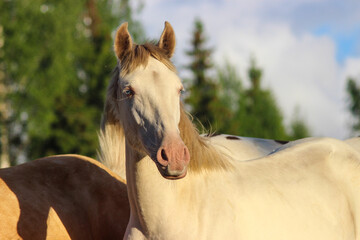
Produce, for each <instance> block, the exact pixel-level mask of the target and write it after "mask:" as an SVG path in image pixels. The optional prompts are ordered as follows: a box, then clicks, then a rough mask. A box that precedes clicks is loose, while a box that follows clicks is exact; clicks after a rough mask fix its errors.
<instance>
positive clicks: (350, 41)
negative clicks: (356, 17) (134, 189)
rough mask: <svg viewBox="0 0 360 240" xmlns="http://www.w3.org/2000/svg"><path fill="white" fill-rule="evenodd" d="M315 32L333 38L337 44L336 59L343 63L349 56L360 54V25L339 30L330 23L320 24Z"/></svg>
mask: <svg viewBox="0 0 360 240" xmlns="http://www.w3.org/2000/svg"><path fill="white" fill-rule="evenodd" d="M359 14H360V13H359ZM359 25H360V23H359ZM313 33H314V34H315V35H318V36H329V37H330V38H331V39H333V41H334V42H335V44H336V60H337V61H338V62H339V63H341V64H343V63H344V61H345V60H346V59H347V58H349V57H358V56H360V26H357V27H354V28H352V29H348V30H343V31H341V30H340V31H339V30H336V29H333V28H332V26H331V25H329V24H328V25H323V26H319V27H318V28H317V29H315V30H314V31H313Z"/></svg>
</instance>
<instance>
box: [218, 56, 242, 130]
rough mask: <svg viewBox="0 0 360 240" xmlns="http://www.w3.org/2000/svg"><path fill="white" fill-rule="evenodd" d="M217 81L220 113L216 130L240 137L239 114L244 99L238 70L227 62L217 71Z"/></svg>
mask: <svg viewBox="0 0 360 240" xmlns="http://www.w3.org/2000/svg"><path fill="white" fill-rule="evenodd" d="M217 80H218V82H219V86H218V95H219V105H220V106H219V107H218V109H219V110H220V111H219V112H218V114H217V115H216V119H217V123H218V124H217V127H218V128H216V130H217V131H218V132H219V133H227V134H235V135H240V134H241V133H240V132H239V131H238V130H239V121H240V119H241V117H240V116H238V115H237V114H238V113H240V111H239V108H240V106H239V103H240V102H242V101H240V99H241V98H243V97H244V96H243V95H244V89H243V86H242V82H241V78H240V76H239V74H238V73H237V71H236V68H235V67H234V66H233V65H232V64H231V63H230V62H229V61H225V64H224V66H222V67H219V68H218V69H217Z"/></svg>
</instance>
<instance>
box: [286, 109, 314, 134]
mask: <svg viewBox="0 0 360 240" xmlns="http://www.w3.org/2000/svg"><path fill="white" fill-rule="evenodd" d="M309 136H310V130H309V127H308V126H307V125H306V123H305V122H304V120H303V118H302V117H301V116H300V108H299V107H296V108H295V111H294V114H293V118H292V120H291V123H290V133H289V137H288V139H289V140H296V139H301V138H306V137H309Z"/></svg>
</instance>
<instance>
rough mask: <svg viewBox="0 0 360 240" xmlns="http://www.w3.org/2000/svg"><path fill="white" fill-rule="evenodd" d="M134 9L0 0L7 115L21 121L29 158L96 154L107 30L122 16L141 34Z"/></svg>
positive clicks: (105, 2) (108, 62)
mask: <svg viewBox="0 0 360 240" xmlns="http://www.w3.org/2000/svg"><path fill="white" fill-rule="evenodd" d="M132 14H133V9H132V8H131V7H130V4H129V0H120V1H111V0H81V1H71V0H62V1H55V0H52V1H45V0H18V1H1V2H0V20H1V22H0V25H1V26H2V28H3V29H4V47H3V55H2V56H0V66H3V67H2V69H4V70H3V72H4V74H5V80H6V84H7V86H8V89H11V93H8V94H7V100H8V101H9V103H10V104H11V109H13V113H12V116H11V122H12V125H13V126H15V127H17V128H18V126H23V127H25V130H26V135H27V136H28V140H27V141H26V142H28V146H27V149H28V153H27V155H29V156H30V158H37V157H41V156H44V155H49V154H59V153H79V154H84V155H88V156H95V153H96V148H97V136H96V132H97V130H98V127H99V122H100V117H101V112H102V108H103V99H104V95H105V88H106V85H107V80H108V79H109V78H110V75H111V71H112V68H113V67H114V66H115V63H116V59H115V58H114V57H113V53H112V42H113V41H112V39H111V32H112V31H113V30H115V28H116V27H117V25H119V24H120V23H121V22H124V21H128V22H129V23H130V28H135V29H132V31H133V32H135V33H137V35H139V36H140V33H141V31H142V29H141V28H140V27H139V26H140V23H139V22H138V21H136V20H135V19H134V18H133V15H132ZM134 38H136V37H135V36H134ZM24 115H27V116H28V118H27V120H26V123H25V124H24V123H22V121H21V116H24ZM9 135H10V137H11V134H9ZM23 135H24V133H23ZM20 139H24V138H23V137H20ZM25 139H26V138H25ZM10 140H11V138H10ZM13 145H18V146H19V142H18V141H15V142H14V143H13ZM14 157H16V156H13V158H14Z"/></svg>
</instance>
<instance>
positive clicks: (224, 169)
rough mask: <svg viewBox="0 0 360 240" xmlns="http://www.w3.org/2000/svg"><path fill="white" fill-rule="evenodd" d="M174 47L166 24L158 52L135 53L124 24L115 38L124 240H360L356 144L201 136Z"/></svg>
mask: <svg viewBox="0 0 360 240" xmlns="http://www.w3.org/2000/svg"><path fill="white" fill-rule="evenodd" d="M174 41H175V37H174V33H173V30H172V28H171V26H170V25H169V24H168V23H166V24H165V29H164V31H163V33H162V35H161V37H160V40H159V43H158V44H157V45H149V44H145V45H134V44H133V43H132V40H131V37H130V35H129V33H128V31H127V25H126V24H124V25H122V26H121V27H120V28H119V29H118V31H117V33H116V37H115V53H116V56H117V58H118V60H119V63H120V65H119V67H118V69H117V72H116V75H115V76H114V78H113V79H112V81H111V83H110V86H109V89H108V95H107V99H106V105H105V116H104V121H103V132H104V136H105V137H104V139H106V138H108V137H109V136H114V135H115V136H117V138H116V139H117V144H118V146H116V149H126V150H125V151H126V154H125V156H120V155H116V156H118V157H117V158H114V159H113V160H111V159H110V161H116V162H120V164H124V161H125V159H124V158H126V178H127V188H128V194H129V201H130V208H131V214H130V220H129V224H128V227H127V230H126V233H125V237H124V238H125V239H247V240H248V239H250V240H251V239H356V238H358V237H359V235H360V225H359V222H360V206H359V204H360V189H359V188H358V186H359V185H360V153H359V152H358V151H357V150H355V148H356V144H354V142H353V141H352V142H351V143H344V142H342V141H338V140H334V139H330V138H320V139H316V138H313V139H305V140H299V141H294V142H291V143H289V144H286V145H281V144H280V143H276V142H273V141H271V140H256V139H245V140H246V141H244V142H243V143H241V140H240V139H238V137H232V138H230V139H229V138H227V137H226V136H225V139H224V136H219V137H213V138H211V137H206V136H200V135H199V134H198V132H197V131H196V129H195V128H194V126H193V125H192V123H191V121H190V119H189V118H188V116H187V114H186V113H185V111H184V108H183V107H182V105H181V104H180V97H179V93H178V92H179V89H181V83H180V82H179V79H178V77H177V76H176V73H175V71H174V69H173V66H172V65H171V64H170V63H169V58H170V57H171V56H172V53H173V50H174V47H175V42H174ZM114 132H116V134H114ZM226 138H227V139H226ZM234 138H236V139H234ZM225 140H226V141H225ZM236 140H239V141H236ZM262 141H263V142H262ZM237 144H240V145H237ZM241 144H243V145H241ZM238 146H243V147H244V146H245V147H244V154H243V155H241V153H240V154H239V153H238V152H237V151H239V150H238ZM247 146H249V148H248V147H247ZM250 146H252V147H250ZM116 149H115V150H114V151H116ZM246 149H251V151H250V150H247V151H245V150H246ZM109 155H110V156H111V154H109ZM244 160H247V161H244Z"/></svg>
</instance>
